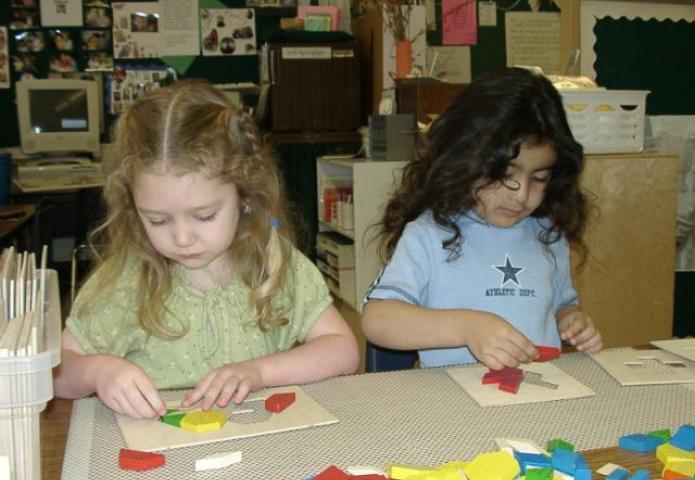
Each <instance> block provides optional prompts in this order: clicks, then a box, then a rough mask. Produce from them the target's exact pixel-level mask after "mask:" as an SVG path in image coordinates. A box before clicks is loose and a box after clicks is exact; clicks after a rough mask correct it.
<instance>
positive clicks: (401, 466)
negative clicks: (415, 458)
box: [387, 463, 434, 480]
mask: <svg viewBox="0 0 695 480" xmlns="http://www.w3.org/2000/svg"><path fill="white" fill-rule="evenodd" d="M432 472H434V469H433V468H427V467H419V466H417V465H408V464H405V463H392V464H391V465H389V469H388V472H387V473H388V476H389V478H391V479H393V480H405V479H406V478H408V477H414V476H415V475H425V474H430V473H432Z"/></svg>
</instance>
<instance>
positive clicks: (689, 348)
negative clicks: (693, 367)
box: [650, 338, 695, 362]
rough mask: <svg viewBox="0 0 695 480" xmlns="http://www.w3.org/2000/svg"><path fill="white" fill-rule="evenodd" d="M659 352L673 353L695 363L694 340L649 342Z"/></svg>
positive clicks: (679, 339)
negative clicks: (658, 349) (659, 350)
mask: <svg viewBox="0 0 695 480" xmlns="http://www.w3.org/2000/svg"><path fill="white" fill-rule="evenodd" d="M650 343H651V344H652V345H654V346H655V347H657V348H660V349H661V350H666V351H667V352H671V353H675V354H676V355H678V356H679V357H683V358H687V359H688V360H691V361H693V362H695V338H678V339H673V340H653V341H652V342H650Z"/></svg>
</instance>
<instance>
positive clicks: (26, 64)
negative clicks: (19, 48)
mask: <svg viewBox="0 0 695 480" xmlns="http://www.w3.org/2000/svg"><path fill="white" fill-rule="evenodd" d="M36 63H37V56H36V54H34V53H15V54H13V55H12V67H13V68H14V71H15V76H16V77H17V80H27V79H30V78H35V76H36V72H37V68H36Z"/></svg>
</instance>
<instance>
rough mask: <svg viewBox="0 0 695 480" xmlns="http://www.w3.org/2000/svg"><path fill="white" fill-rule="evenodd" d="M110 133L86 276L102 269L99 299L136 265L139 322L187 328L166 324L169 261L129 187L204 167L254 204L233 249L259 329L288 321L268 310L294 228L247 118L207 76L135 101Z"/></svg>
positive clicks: (175, 333)
mask: <svg viewBox="0 0 695 480" xmlns="http://www.w3.org/2000/svg"><path fill="white" fill-rule="evenodd" d="M114 134H115V139H116V152H117V155H119V157H118V158H119V159H120V160H121V161H120V163H119V165H118V167H117V168H116V170H115V171H113V172H112V173H111V174H110V175H109V176H108V178H107V180H106V184H105V186H104V201H105V203H106V218H105V220H104V221H103V222H102V223H101V224H100V225H99V226H97V228H96V229H95V230H94V231H93V232H92V233H91V234H90V239H89V240H90V246H91V247H92V250H93V251H94V253H95V255H96V258H97V262H96V263H95V265H94V268H93V270H92V273H94V272H96V271H97V270H98V271H99V275H98V276H96V277H95V282H96V283H95V287H94V288H95V292H96V295H108V294H109V292H110V291H112V288H113V285H115V284H116V282H115V280H116V279H117V278H118V276H119V274H120V273H121V272H122V271H123V269H124V268H125V266H126V263H127V262H133V261H135V263H136V264H137V265H138V267H139V277H138V280H137V282H138V285H137V288H136V292H137V293H136V295H137V304H138V312H139V319H138V320H139V323H140V326H141V327H142V328H143V329H144V330H145V331H146V332H148V333H150V334H152V335H155V336H157V337H160V338H172V339H173V338H178V337H181V336H184V335H185V334H186V333H187V331H188V328H189V326H188V325H186V324H182V325H181V328H180V329H173V328H172V327H168V326H167V325H166V324H165V322H164V320H163V318H164V315H163V312H164V311H165V310H166V306H165V300H166V298H167V296H168V294H169V292H170V290H171V285H172V274H171V270H170V267H171V261H169V260H168V259H166V258H165V257H163V256H162V255H160V254H159V253H158V252H157V251H156V250H155V249H154V248H153V247H152V245H151V244H150V241H149V239H148V237H147V234H146V232H145V229H144V227H143V225H142V223H141V220H140V218H139V216H138V212H137V210H136V207H135V204H134V201H133V192H132V186H133V183H134V179H135V177H136V175H138V173H141V172H161V171H166V172H169V173H173V174H175V175H186V174H188V173H193V172H201V171H203V172H205V173H206V174H207V175H209V176H210V177H211V178H217V177H219V178H222V179H223V180H224V181H225V182H230V183H233V184H234V185H236V187H237V190H238V192H239V197H240V198H241V199H242V203H244V204H246V205H249V206H250V207H251V208H250V211H247V212H244V213H243V214H241V215H240V219H239V225H238V228H237V232H236V236H235V238H234V240H233V242H232V244H231V246H230V254H231V258H232V261H233V262H234V266H235V269H236V271H237V272H238V274H239V275H240V277H241V279H242V281H243V282H244V283H245V284H246V285H247V286H248V287H249V289H250V291H251V293H250V301H251V303H252V304H253V305H254V306H255V311H256V316H257V318H256V322H257V324H258V326H259V327H260V328H261V329H262V330H264V331H265V330H268V329H270V328H272V327H274V326H278V325H283V324H285V323H287V320H286V319H285V318H281V316H280V315H278V314H276V313H275V312H273V298H274V296H275V295H276V294H277V293H278V292H279V291H280V289H281V288H282V285H283V281H284V275H285V269H286V264H287V259H288V258H289V255H290V254H291V252H290V244H291V243H292V241H293V239H294V234H293V232H292V229H291V227H290V225H289V224H288V216H287V213H286V203H285V201H284V200H283V196H282V186H281V181H280V175H279V173H278V169H277V166H276V164H275V160H274V158H273V156H272V154H271V152H270V150H269V148H268V147H267V146H266V145H265V144H264V142H263V141H262V139H261V136H260V135H259V132H258V130H257V129H256V127H255V125H254V124H253V121H252V120H251V119H250V118H249V117H248V115H246V114H244V113H242V112H240V111H239V110H238V109H237V108H236V107H235V106H234V105H233V104H231V102H230V101H229V100H228V99H227V97H226V96H225V95H224V94H223V93H222V92H220V91H219V90H217V89H216V88H215V87H213V86H212V85H210V84H209V83H208V82H205V81H202V80H182V81H179V82H176V83H174V84H172V85H170V86H168V87H165V88H162V89H159V90H157V91H155V92H153V93H151V94H149V95H147V96H145V97H142V98H140V99H138V100H137V101H136V102H135V103H134V104H133V105H132V106H131V107H130V108H128V110H127V111H126V112H124V113H123V114H122V115H121V116H120V118H119V119H118V121H117V123H116V125H115V130H114ZM281 236H282V237H285V238H286V239H287V241H283V240H281ZM86 303H88V302H85V304H83V305H85V308H88V307H87V306H86Z"/></svg>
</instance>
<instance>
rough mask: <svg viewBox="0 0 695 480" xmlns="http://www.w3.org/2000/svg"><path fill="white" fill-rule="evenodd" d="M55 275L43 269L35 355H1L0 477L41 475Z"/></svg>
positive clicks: (57, 332)
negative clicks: (40, 336) (40, 332)
mask: <svg viewBox="0 0 695 480" xmlns="http://www.w3.org/2000/svg"><path fill="white" fill-rule="evenodd" d="M58 288H59V287H58V275H57V273H56V271H55V270H46V302H45V304H44V306H45V308H46V310H45V317H44V318H45V321H46V324H45V333H44V335H45V336H44V341H45V345H46V348H45V350H44V351H43V352H41V353H37V354H35V355H28V356H22V357H3V358H0V478H4V477H3V473H4V472H3V471H2V469H3V468H5V469H9V478H11V479H12V480H33V479H39V478H41V436H40V427H39V416H40V413H41V412H42V411H43V410H44V409H45V408H46V402H48V401H49V400H50V399H51V398H53V375H52V370H53V367H55V366H56V365H58V363H60V346H61V342H60V337H61V315H60V294H59V292H58Z"/></svg>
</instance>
